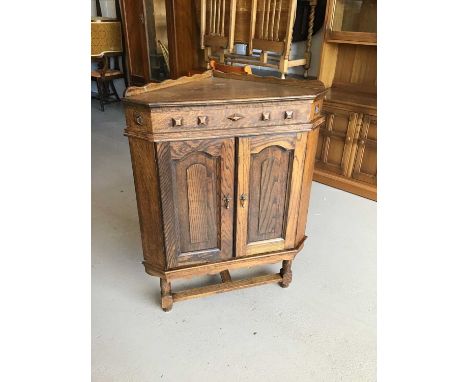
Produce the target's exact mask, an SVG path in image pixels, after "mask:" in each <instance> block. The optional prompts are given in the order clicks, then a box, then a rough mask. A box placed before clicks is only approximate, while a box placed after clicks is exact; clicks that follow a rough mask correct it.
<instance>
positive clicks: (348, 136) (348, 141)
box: [315, 106, 361, 175]
mask: <svg viewBox="0 0 468 382" xmlns="http://www.w3.org/2000/svg"><path fill="white" fill-rule="evenodd" d="M323 113H324V114H325V115H326V117H327V120H326V123H325V124H324V126H323V127H321V128H320V138H319V142H318V147H317V152H316V157H315V158H316V160H317V162H316V166H317V168H320V169H324V170H327V171H330V172H334V173H336V174H339V175H347V174H348V170H349V166H350V159H351V158H352V154H353V150H352V149H353V142H354V140H355V139H356V138H357V134H358V132H359V122H360V118H361V115H360V114H358V113H353V112H349V111H346V110H341V109H338V108H333V107H329V106H327V107H325V106H324V108H323Z"/></svg>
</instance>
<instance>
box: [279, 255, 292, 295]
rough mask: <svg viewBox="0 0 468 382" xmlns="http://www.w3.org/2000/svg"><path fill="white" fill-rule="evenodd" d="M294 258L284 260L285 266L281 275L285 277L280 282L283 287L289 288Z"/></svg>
mask: <svg viewBox="0 0 468 382" xmlns="http://www.w3.org/2000/svg"><path fill="white" fill-rule="evenodd" d="M291 265H292V260H283V267H282V268H281V270H280V275H281V277H283V280H282V281H281V282H280V286H281V287H282V288H287V287H288V286H289V284H291V281H292V271H291Z"/></svg>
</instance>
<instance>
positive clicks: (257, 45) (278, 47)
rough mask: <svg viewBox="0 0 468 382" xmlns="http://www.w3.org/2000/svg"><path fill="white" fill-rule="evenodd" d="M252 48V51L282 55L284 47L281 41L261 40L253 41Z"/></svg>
mask: <svg viewBox="0 0 468 382" xmlns="http://www.w3.org/2000/svg"><path fill="white" fill-rule="evenodd" d="M252 47H253V48H254V49H259V50H266V51H269V52H278V53H282V52H283V50H284V47H285V45H284V42H283V41H268V40H262V39H253V40H252Z"/></svg>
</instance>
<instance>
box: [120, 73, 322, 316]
mask: <svg viewBox="0 0 468 382" xmlns="http://www.w3.org/2000/svg"><path fill="white" fill-rule="evenodd" d="M323 94H324V86H323V84H322V83H321V82H320V81H297V80H280V79H275V78H262V77H257V76H253V75H248V76H241V75H237V74H226V73H221V72H216V71H207V72H205V73H203V74H199V75H195V76H193V77H189V78H188V77H181V78H179V79H177V80H168V81H165V82H162V83H159V84H155V83H152V84H149V85H147V86H145V87H132V88H129V89H128V91H127V94H126V97H125V99H124V102H125V114H126V120H127V128H126V129H125V135H126V136H128V140H129V144H130V152H131V158H132V166H133V176H134V180H135V191H136V198H137V205H138V214H139V219H140V230H141V239H142V244H143V256H144V261H143V264H144V266H145V270H146V272H147V273H148V274H150V275H153V276H157V277H159V278H160V279H161V305H162V308H163V309H164V310H165V311H168V310H170V309H171V308H172V304H173V302H177V301H181V300H186V299H190V298H195V297H200V296H206V295H211V294H215V293H220V292H226V291H230V290H235V289H240V288H246V287H250V286H254V285H261V284H267V283H280V285H281V286H282V287H287V286H288V285H289V283H290V282H291V279H292V272H291V263H292V260H293V259H294V257H295V256H296V254H297V253H298V252H299V251H300V250H301V248H302V246H303V243H304V240H305V238H306V237H305V226H306V219H307V209H308V205H309V196H310V189H311V183H312V175H313V167H314V157H315V151H316V147H317V141H318V133H319V127H320V125H321V124H322V123H323V122H324V121H325V117H323V116H322V115H321V110H320V105H321V103H320V102H319V100H320V98H321V97H322V96H323ZM279 262H282V268H281V270H280V272H279V273H278V274H270V275H265V276H257V277H251V278H248V279H242V280H232V279H231V276H230V273H229V271H230V270H233V269H239V268H244V267H252V266H256V265H261V264H273V263H279ZM216 273H218V274H220V276H221V277H220V283H218V284H214V285H208V286H204V287H200V288H194V289H190V290H185V291H181V292H172V290H171V282H172V281H173V280H175V279H177V278H186V277H192V276H197V275H204V274H216Z"/></svg>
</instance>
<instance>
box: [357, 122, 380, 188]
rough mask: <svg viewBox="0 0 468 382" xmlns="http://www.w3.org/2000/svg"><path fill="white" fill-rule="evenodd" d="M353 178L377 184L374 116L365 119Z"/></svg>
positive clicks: (375, 123) (360, 132) (360, 133)
mask: <svg viewBox="0 0 468 382" xmlns="http://www.w3.org/2000/svg"><path fill="white" fill-rule="evenodd" d="M351 176H352V177H353V178H354V179H357V180H360V181H362V182H366V183H370V184H377V118H376V117H374V116H371V115H364V117H363V120H362V126H361V129H360V131H359V138H358V140H357V150H356V157H355V159H354V166H353V171H352V175H351Z"/></svg>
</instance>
